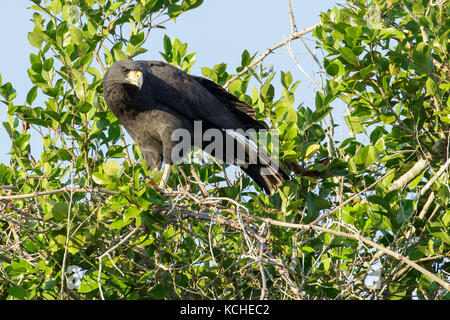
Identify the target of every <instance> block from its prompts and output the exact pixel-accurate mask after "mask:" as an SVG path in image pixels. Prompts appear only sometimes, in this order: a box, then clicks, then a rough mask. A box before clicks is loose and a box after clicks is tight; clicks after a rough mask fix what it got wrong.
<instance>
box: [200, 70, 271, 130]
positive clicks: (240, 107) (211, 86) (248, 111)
mask: <svg viewBox="0 0 450 320" xmlns="http://www.w3.org/2000/svg"><path fill="white" fill-rule="evenodd" d="M191 77H193V78H194V79H195V80H197V82H199V83H200V84H201V85H202V86H203V87H205V88H206V89H207V90H208V91H209V92H210V93H212V94H213V95H214V96H215V97H216V98H217V99H219V100H220V102H222V103H223V104H224V105H226V106H227V108H228V109H230V110H231V111H232V112H233V113H234V114H235V115H236V116H237V117H239V118H243V119H242V120H243V121H246V122H254V123H252V124H253V128H255V129H264V128H265V129H269V127H268V125H267V124H266V123H265V122H264V121H260V120H257V119H256V111H255V109H254V108H253V107H252V106H250V105H248V104H247V103H245V102H242V101H241V100H239V99H238V98H237V97H236V96H234V95H233V94H231V93H229V92H228V91H227V90H225V89H224V88H223V87H221V86H219V85H218V84H217V83H215V82H214V81H211V80H209V79H206V78H203V77H199V76H194V75H192V76H191ZM242 113H244V114H245V115H246V116H248V117H250V118H251V119H248V117H245V116H243V115H242ZM252 120H253V121H252ZM259 126H261V128H259Z"/></svg>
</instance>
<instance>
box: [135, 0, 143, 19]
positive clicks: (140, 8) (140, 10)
mask: <svg viewBox="0 0 450 320" xmlns="http://www.w3.org/2000/svg"><path fill="white" fill-rule="evenodd" d="M144 16H145V7H144V5H143V4H142V3H141V2H138V4H137V5H136V6H135V7H134V9H133V17H134V20H136V21H137V22H142V19H143V18H144Z"/></svg>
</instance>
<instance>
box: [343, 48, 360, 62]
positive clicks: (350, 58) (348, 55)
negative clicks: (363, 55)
mask: <svg viewBox="0 0 450 320" xmlns="http://www.w3.org/2000/svg"><path fill="white" fill-rule="evenodd" d="M340 51H341V54H342V57H343V58H344V59H345V60H346V61H347V62H349V63H351V64H352V65H354V66H358V65H359V60H358V57H357V56H355V54H354V53H353V51H352V50H351V49H350V48H347V47H343V48H341V49H340Z"/></svg>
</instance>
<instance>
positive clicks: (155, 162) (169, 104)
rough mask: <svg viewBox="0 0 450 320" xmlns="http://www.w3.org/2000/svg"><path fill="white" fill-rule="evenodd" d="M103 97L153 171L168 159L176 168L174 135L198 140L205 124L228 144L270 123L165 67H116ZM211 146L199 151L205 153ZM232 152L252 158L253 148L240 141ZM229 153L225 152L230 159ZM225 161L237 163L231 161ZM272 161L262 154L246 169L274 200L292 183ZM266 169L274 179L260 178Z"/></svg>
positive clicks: (212, 87)
mask: <svg viewBox="0 0 450 320" xmlns="http://www.w3.org/2000/svg"><path fill="white" fill-rule="evenodd" d="M103 91H104V97H105V100H106V103H107V104H108V106H109V108H110V109H111V111H112V112H113V113H114V115H115V116H116V117H117V118H118V119H119V121H120V123H121V124H122V125H123V126H124V127H125V129H126V130H127V131H128V133H129V134H130V135H131V137H132V138H133V139H134V141H135V142H136V144H137V145H138V146H139V148H140V150H141V152H142V154H143V155H144V157H145V160H146V161H147V164H148V165H149V167H150V168H152V169H154V168H159V167H160V166H161V163H162V160H163V159H164V163H165V164H168V165H171V164H172V159H171V153H172V149H173V148H174V146H175V145H176V144H177V143H178V142H177V141H172V139H171V137H172V132H173V131H174V130H176V129H186V130H188V131H189V132H191V133H192V136H193V125H194V121H202V128H203V131H205V130H207V129H210V128H216V129H220V130H221V132H222V134H223V137H224V141H225V138H226V136H227V135H228V133H227V131H225V129H243V130H247V129H255V130H260V129H267V128H268V127H267V125H266V123H265V122H263V121H259V120H256V119H255V111H254V109H253V108H252V107H251V106H249V105H247V104H246V103H244V102H242V101H240V100H239V99H237V98H236V97H235V96H233V95H232V94H230V93H228V92H227V91H226V90H225V89H223V88H222V87H220V86H219V85H217V84H215V83H214V82H212V81H210V80H208V79H205V78H202V77H197V76H191V75H188V74H187V73H185V72H183V71H182V70H180V69H178V68H176V67H173V66H171V65H169V64H166V63H164V62H159V61H130V60H123V61H119V62H116V63H114V64H113V65H112V66H111V67H110V68H109V70H108V71H107V72H106V74H105V77H104V80H103ZM208 143H209V142H208ZM208 143H203V144H202V145H199V146H198V147H200V148H202V149H204V148H205V147H206V146H207V144H208ZM191 144H194V140H192V141H191ZM233 147H234V148H235V153H234V154H236V149H239V148H244V149H245V150H246V151H245V153H246V155H248V153H249V151H248V145H247V146H246V147H243V144H242V143H241V142H236V140H235V144H234V146H233ZM229 151H230V150H227V149H226V147H224V150H223V152H224V154H225V155H227V154H228V153H229ZM212 155H213V156H216V154H214V153H213V154H212ZM220 160H223V161H226V162H234V161H233V159H229V158H226V157H225V159H220ZM271 160H272V159H271V158H270V157H268V156H267V155H264V154H263V155H258V161H257V163H256V164H248V165H241V168H242V169H243V170H244V172H246V173H247V174H248V175H249V176H250V177H251V178H252V179H253V180H254V181H255V182H256V183H257V184H258V185H259V186H260V187H261V188H263V189H264V191H266V192H267V193H270V194H272V193H273V192H274V191H275V190H276V189H277V187H278V186H280V185H281V184H282V183H283V181H284V180H287V179H289V176H288V175H287V174H286V172H284V171H283V170H282V169H281V168H278V167H273V166H272V164H271ZM261 168H265V169H266V171H268V172H269V174H261ZM166 178H167V177H166ZM163 180H164V174H163Z"/></svg>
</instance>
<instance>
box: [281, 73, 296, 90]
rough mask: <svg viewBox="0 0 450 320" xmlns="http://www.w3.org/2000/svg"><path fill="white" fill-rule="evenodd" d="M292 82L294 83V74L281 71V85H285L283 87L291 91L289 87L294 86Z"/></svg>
mask: <svg viewBox="0 0 450 320" xmlns="http://www.w3.org/2000/svg"><path fill="white" fill-rule="evenodd" d="M292 81H293V78H292V74H291V73H290V72H289V71H288V72H286V73H284V72H283V71H281V84H282V85H283V87H285V88H286V89H289V86H290V85H291V84H292Z"/></svg>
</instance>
